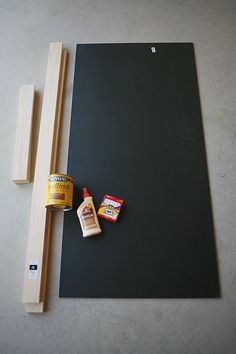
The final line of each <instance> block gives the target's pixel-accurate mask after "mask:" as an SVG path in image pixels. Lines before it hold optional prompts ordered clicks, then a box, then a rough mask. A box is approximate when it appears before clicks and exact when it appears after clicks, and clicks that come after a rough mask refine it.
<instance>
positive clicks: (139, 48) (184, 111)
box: [60, 43, 220, 298]
mask: <svg viewBox="0 0 236 354" xmlns="http://www.w3.org/2000/svg"><path fill="white" fill-rule="evenodd" d="M68 174H71V175H73V176H75V198H74V210H73V211H72V212H68V213H66V214H65V219H64V234H63V247H62V260H61V280H60V297H89V298H94V297H95V298H159V297H160V298H166V297H167V298H192V297H194V298H206V297H209V298H211V297H219V296H220V289H219V279H218V270H217V260H216V248H215V241H214V230H213V221H212V211H211V201H210V192H209V182H208V174H207V163H206V154H205V146H204V136H203V128H202V118H201V110H200V101H199V93H198V84H197V74H196V66H195V58H194V49H193V44H191V43H149V44H81V45H78V46H77V53H76V63H75V77H74V90H73V102H72V115H71V131H70V145H69V160H68ZM83 186H86V187H87V188H88V189H89V190H90V192H91V194H92V195H93V197H94V202H95V206H96V207H97V208H98V206H99V204H100V202H101V200H102V198H103V196H104V195H105V194H110V195H113V196H116V197H119V198H123V199H124V200H125V206H124V208H123V209H122V211H121V214H120V217H119V220H118V222H117V223H116V224H115V223H111V222H109V221H106V220H102V219H99V220H100V224H101V227H102V230H103V233H102V234H101V235H100V236H95V237H91V238H83V237H82V233H81V229H80V224H79V220H78V218H77V215H76V209H77V207H78V205H79V204H80V203H81V202H82V197H81V189H82V187H83Z"/></svg>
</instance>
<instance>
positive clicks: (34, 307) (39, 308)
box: [25, 49, 67, 313]
mask: <svg viewBox="0 0 236 354" xmlns="http://www.w3.org/2000/svg"><path fill="white" fill-rule="evenodd" d="M66 62H67V51H66V50H65V49H63V53H62V65H61V74H60V84H59V94H58V104H57V117H56V123H55V129H54V144H53V152H52V156H51V169H50V173H54V172H56V162H57V151H58V138H59V131H60V120H61V119H60V118H61V110H62V101H63V88H64V82H65V71H66ZM52 214H53V213H52V212H50V211H49V210H47V217H46V226H45V240H44V251H43V256H44V258H43V267H42V280H41V291H40V302H39V303H36V304H32V303H28V304H26V306H25V309H26V312H34V313H41V312H43V311H44V310H45V306H44V305H45V297H46V283H47V270H48V256H49V245H50V233H51V222H52Z"/></svg>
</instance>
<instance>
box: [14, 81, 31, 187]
mask: <svg viewBox="0 0 236 354" xmlns="http://www.w3.org/2000/svg"><path fill="white" fill-rule="evenodd" d="M34 96H35V89H34V85H22V86H21V87H20V95H19V104H18V115H17V123H16V137H15V146H14V155H13V167H12V180H13V181H14V182H15V183H29V182H30V159H31V135H32V122H33V107H34Z"/></svg>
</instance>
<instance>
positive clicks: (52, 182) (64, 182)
mask: <svg viewBox="0 0 236 354" xmlns="http://www.w3.org/2000/svg"><path fill="white" fill-rule="evenodd" d="M73 188H74V177H72V176H68V175H64V174H60V173H54V174H52V175H50V176H48V184H47V192H46V208H48V209H52V210H61V211H67V210H71V209H72V203H73Z"/></svg>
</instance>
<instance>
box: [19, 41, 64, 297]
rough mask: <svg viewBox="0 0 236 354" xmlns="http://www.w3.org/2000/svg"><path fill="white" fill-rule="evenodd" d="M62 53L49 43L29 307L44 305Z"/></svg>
mask: <svg viewBox="0 0 236 354" xmlns="http://www.w3.org/2000/svg"><path fill="white" fill-rule="evenodd" d="M62 51H63V49H62V43H56V42H55V43H50V48H49V56H48V64H47V73H46V82H45V89H44V97H43V105H42V114H41V122H40V131H39V139H38V149H37V158H36V165H35V176H34V185H33V193H32V203H31V211H30V220H29V234H28V244H27V254H26V264H25V277H24V285H23V302H24V303H27V304H28V303H32V304H35V303H40V302H41V299H40V294H41V281H42V267H43V261H44V247H45V246H44V242H45V227H46V217H47V210H46V208H45V193H46V186H47V178H48V175H49V174H50V168H51V157H52V152H53V143H54V141H53V140H54V134H55V133H54V129H55V126H56V125H57V122H56V120H57V116H58V114H57V103H58V94H59V83H60V73H61V63H62ZM32 260H36V261H37V263H38V269H37V278H36V279H29V277H28V270H29V265H30V263H31V261H32Z"/></svg>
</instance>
